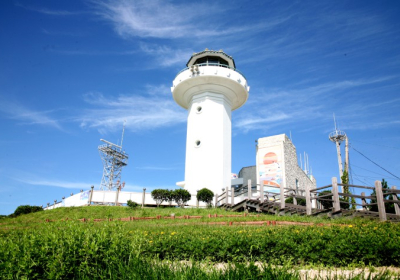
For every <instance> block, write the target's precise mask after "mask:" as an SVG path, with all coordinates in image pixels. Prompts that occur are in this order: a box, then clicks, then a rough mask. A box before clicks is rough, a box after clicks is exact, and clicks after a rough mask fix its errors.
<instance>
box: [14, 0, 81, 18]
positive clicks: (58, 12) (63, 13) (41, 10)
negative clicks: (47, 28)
mask: <svg viewBox="0 0 400 280" xmlns="http://www.w3.org/2000/svg"><path fill="white" fill-rule="evenodd" d="M15 5H16V6H18V7H21V8H24V9H26V10H30V11H34V12H38V13H41V14H45V15H51V16H75V15H80V14H85V13H87V12H85V11H67V10H52V9H48V8H45V7H33V6H27V5H23V4H21V3H18V2H17V3H15Z"/></svg>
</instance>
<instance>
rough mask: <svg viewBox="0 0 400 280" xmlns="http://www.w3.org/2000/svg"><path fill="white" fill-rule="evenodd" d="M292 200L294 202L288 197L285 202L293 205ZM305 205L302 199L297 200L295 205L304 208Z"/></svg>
mask: <svg viewBox="0 0 400 280" xmlns="http://www.w3.org/2000/svg"><path fill="white" fill-rule="evenodd" d="M293 200H294V199H293V197H289V198H286V199H285V202H286V203H291V204H293ZM306 204H307V202H306V200H305V199H304V198H298V199H297V205H301V206H306Z"/></svg>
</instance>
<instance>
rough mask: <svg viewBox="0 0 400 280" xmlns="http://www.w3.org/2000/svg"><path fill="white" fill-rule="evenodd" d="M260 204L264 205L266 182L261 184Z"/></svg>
mask: <svg viewBox="0 0 400 280" xmlns="http://www.w3.org/2000/svg"><path fill="white" fill-rule="evenodd" d="M260 202H261V203H264V180H262V181H261V183H260Z"/></svg>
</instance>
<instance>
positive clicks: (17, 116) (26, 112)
mask: <svg viewBox="0 0 400 280" xmlns="http://www.w3.org/2000/svg"><path fill="white" fill-rule="evenodd" d="M0 112H3V113H4V114H5V115H7V116H8V118H10V119H14V120H17V121H19V122H20V124H23V125H44V126H50V127H54V128H57V129H59V130H62V127H61V125H60V123H59V121H58V120H56V119H55V118H52V117H51V116H50V114H51V113H53V112H54V110H48V111H35V110H32V109H29V108H27V107H25V106H23V105H21V104H19V103H17V102H12V101H9V100H6V99H3V98H0Z"/></svg>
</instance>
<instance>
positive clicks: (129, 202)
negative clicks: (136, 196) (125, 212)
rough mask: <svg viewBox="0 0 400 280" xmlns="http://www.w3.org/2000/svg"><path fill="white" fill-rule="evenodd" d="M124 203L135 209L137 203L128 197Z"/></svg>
mask: <svg viewBox="0 0 400 280" xmlns="http://www.w3.org/2000/svg"><path fill="white" fill-rule="evenodd" d="M126 205H128V207H129V208H131V209H135V208H136V207H138V205H139V204H137V203H136V202H134V201H132V200H130V199H129V200H128V201H127V202H126Z"/></svg>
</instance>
